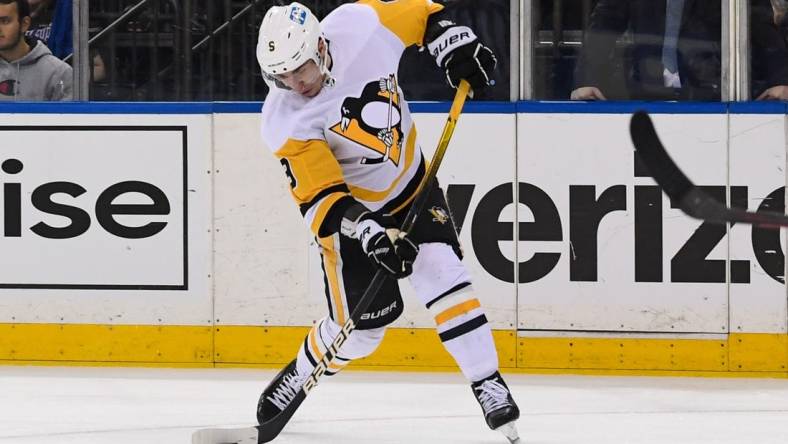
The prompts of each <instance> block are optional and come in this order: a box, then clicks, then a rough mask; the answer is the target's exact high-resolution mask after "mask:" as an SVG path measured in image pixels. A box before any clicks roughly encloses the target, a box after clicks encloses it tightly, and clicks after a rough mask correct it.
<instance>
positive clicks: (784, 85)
mask: <svg viewBox="0 0 788 444" xmlns="http://www.w3.org/2000/svg"><path fill="white" fill-rule="evenodd" d="M786 9H788V5H786V2H785V1H784V0H772V1H771V2H767V1H764V2H757V1H756V2H753V3H752V4H751V10H750V22H751V25H750V38H751V41H752V97H753V98H756V99H757V100H788V41H787V40H786V34H785V29H786V28H783V29H781V26H780V25H781V24H783V22H786V24H788V19H786V17H785V12H786Z"/></svg>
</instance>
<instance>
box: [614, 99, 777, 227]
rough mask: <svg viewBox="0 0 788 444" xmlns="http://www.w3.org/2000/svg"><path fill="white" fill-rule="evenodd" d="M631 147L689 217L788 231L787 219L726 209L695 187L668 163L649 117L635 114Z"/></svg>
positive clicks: (767, 214) (666, 154) (771, 214)
mask: <svg viewBox="0 0 788 444" xmlns="http://www.w3.org/2000/svg"><path fill="white" fill-rule="evenodd" d="M629 131H630V134H631V136H632V143H634V145H635V149H636V150H637V152H638V154H640V158H641V159H642V160H643V163H644V164H645V165H646V168H647V169H648V171H649V173H650V174H651V176H652V177H653V178H654V180H656V181H657V183H658V184H659V186H660V187H661V188H662V190H663V191H664V192H665V194H667V195H668V197H670V198H671V199H672V200H673V201H674V202H676V203H677V204H678V205H679V208H681V210H682V211H683V212H684V213H686V214H687V215H689V216H692V217H694V218H697V219H702V220H705V221H709V222H715V223H721V224H724V223H737V222H740V223H746V224H752V225H756V226H759V227H763V228H779V227H788V216H786V215H785V214H782V213H774V212H765V211H760V212H749V211H745V210H741V209H738V208H729V207H727V206H725V205H724V204H722V203H720V202H718V201H717V200H716V199H714V198H713V197H711V196H710V195H708V194H707V193H705V192H703V190H701V189H700V188H698V187H697V186H695V184H693V183H692V181H690V180H689V178H687V176H686V175H684V173H683V172H682V171H681V169H679V167H678V165H676V163H675V162H674V161H673V159H671V157H670V155H668V152H667V151H666V150H665V147H664V146H663V145H662V142H661V141H660V140H659V136H657V131H656V130H655V129H654V124H653V123H652V121H651V117H649V115H648V113H646V112H645V111H638V112H636V113H635V114H634V115H632V120H631V122H630V124H629Z"/></svg>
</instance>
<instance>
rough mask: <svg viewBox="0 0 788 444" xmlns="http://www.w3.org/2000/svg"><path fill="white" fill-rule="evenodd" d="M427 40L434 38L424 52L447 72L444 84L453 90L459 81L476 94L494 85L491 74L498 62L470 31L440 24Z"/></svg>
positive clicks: (453, 25)
mask: <svg viewBox="0 0 788 444" xmlns="http://www.w3.org/2000/svg"><path fill="white" fill-rule="evenodd" d="M429 37H433V38H432V40H430V41H429V43H428V44H427V48H428V49H429V51H430V54H432V56H433V57H434V58H435V62H436V63H437V64H438V66H439V67H441V69H443V70H444V71H446V80H447V81H448V82H449V85H450V86H451V87H452V88H457V86H458V85H459V84H460V80H462V79H465V80H467V81H468V83H470V84H471V88H473V90H474V91H477V92H478V91H481V90H482V89H484V88H485V87H487V86H488V85H493V84H494V83H495V82H494V81H493V80H492V73H493V70H495V66H496V65H497V64H498V60H497V59H496V58H495V54H493V52H492V50H491V49H490V48H488V47H486V46H484V45H483V44H482V43H481V42H480V41H479V38H478V37H476V34H474V33H473V31H472V30H471V28H468V27H467V26H457V25H456V24H454V23H452V22H451V21H448V20H441V21H439V22H437V23H435V24H433V25H432V29H430V30H429V31H428V38H429Z"/></svg>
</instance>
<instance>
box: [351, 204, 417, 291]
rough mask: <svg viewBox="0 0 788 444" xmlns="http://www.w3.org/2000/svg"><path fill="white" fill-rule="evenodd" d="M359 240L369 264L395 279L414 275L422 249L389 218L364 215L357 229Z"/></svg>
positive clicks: (386, 216)
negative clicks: (417, 256)
mask: <svg viewBox="0 0 788 444" xmlns="http://www.w3.org/2000/svg"><path fill="white" fill-rule="evenodd" d="M356 238H357V239H358V240H359V241H360V242H361V248H362V249H363V250H364V252H365V253H366V254H367V257H368V258H369V260H370V261H372V263H373V264H374V265H375V266H376V267H377V268H379V269H381V270H383V271H385V272H386V273H388V274H389V275H391V276H392V277H394V278H395V279H401V278H404V277H407V276H409V275H410V274H411V273H412V272H413V261H415V260H416V255H417V254H418V253H419V247H417V246H416V244H415V243H413V241H411V240H410V239H409V238H408V236H407V234H406V233H403V232H401V231H399V229H398V228H397V222H396V221H395V220H394V218H393V217H391V216H390V215H388V214H378V213H372V212H368V213H364V214H363V215H362V216H361V217H360V218H359V219H358V222H357V225H356Z"/></svg>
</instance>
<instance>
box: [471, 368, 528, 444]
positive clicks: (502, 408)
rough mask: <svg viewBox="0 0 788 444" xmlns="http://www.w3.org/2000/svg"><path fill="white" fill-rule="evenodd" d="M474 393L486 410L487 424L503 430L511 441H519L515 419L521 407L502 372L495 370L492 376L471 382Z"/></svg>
mask: <svg viewBox="0 0 788 444" xmlns="http://www.w3.org/2000/svg"><path fill="white" fill-rule="evenodd" d="M471 388H472V389H473V394H474V396H476V400H477V401H478V402H479V405H480V406H481V408H482V412H484V419H485V421H487V425H488V426H489V427H490V428H491V429H493V430H496V431H499V432H501V433H502V434H503V435H504V436H506V439H508V440H509V442H510V443H513V444H515V443H519V442H520V438H519V436H518V433H517V427H516V426H515V421H517V418H519V417H520V409H519V408H517V404H516V403H515V402H514V399H512V394H511V392H510V391H509V387H508V386H507V385H506V382H504V380H503V378H502V377H501V374H500V373H499V372H495V373H494V374H493V375H492V376H490V377H488V378H486V379H483V380H481V381H477V382H474V383H473V384H471Z"/></svg>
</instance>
